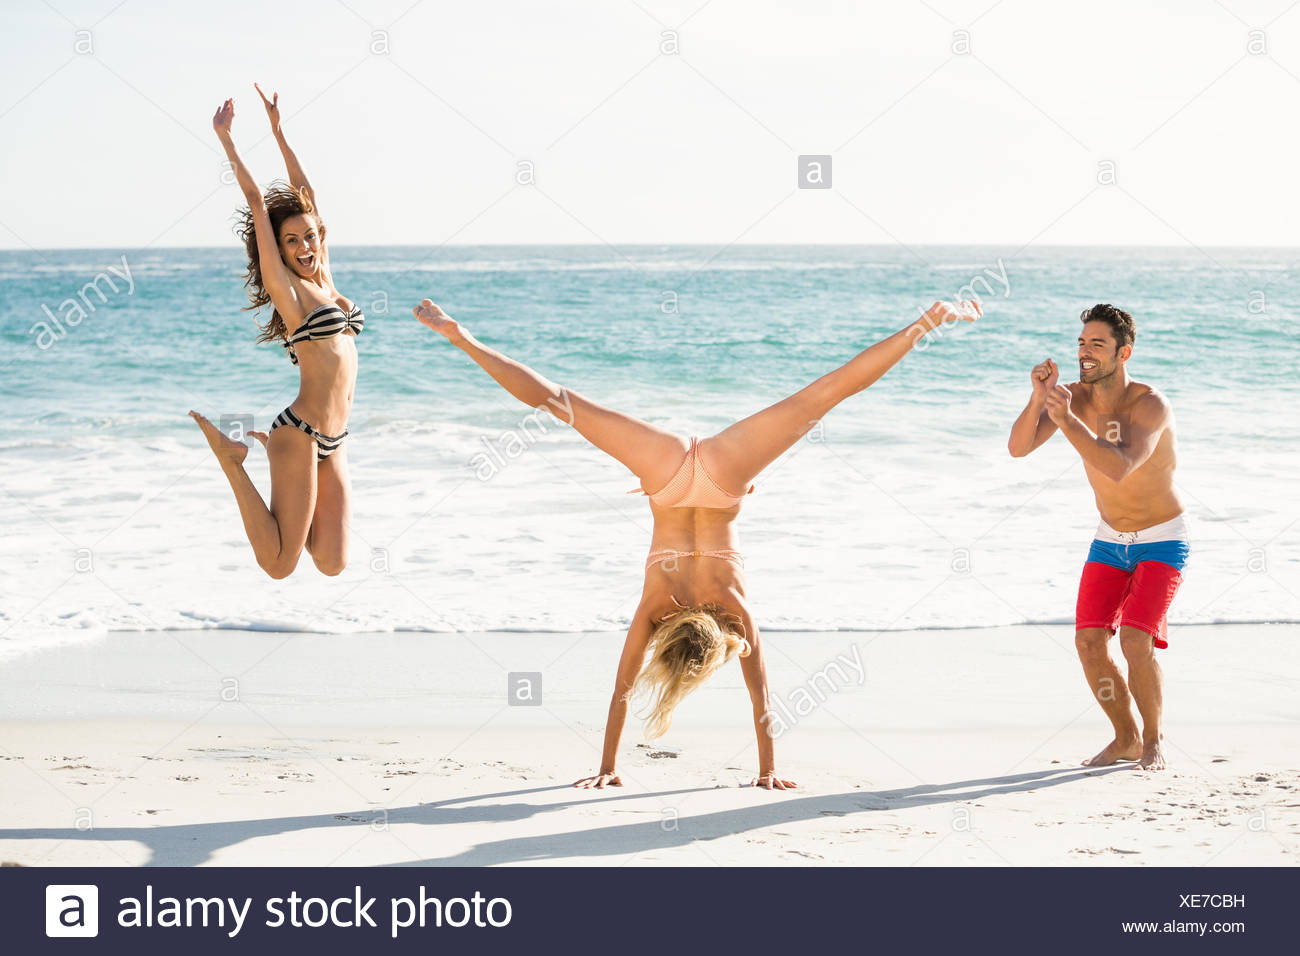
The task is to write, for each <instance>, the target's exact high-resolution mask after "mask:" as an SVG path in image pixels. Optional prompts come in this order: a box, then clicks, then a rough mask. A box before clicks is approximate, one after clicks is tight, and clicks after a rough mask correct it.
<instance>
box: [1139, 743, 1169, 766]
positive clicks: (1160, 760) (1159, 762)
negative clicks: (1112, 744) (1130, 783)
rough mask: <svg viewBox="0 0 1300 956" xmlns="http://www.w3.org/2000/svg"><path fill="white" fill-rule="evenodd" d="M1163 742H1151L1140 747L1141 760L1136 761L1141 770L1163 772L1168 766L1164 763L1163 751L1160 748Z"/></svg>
mask: <svg viewBox="0 0 1300 956" xmlns="http://www.w3.org/2000/svg"><path fill="white" fill-rule="evenodd" d="M1162 744H1163V741H1161V740H1153V741H1152V742H1151V743H1149V744H1143V745H1142V759H1141V760H1139V761H1138V766H1139V767H1141V768H1142V769H1143V770H1164V769H1165V768H1166V767H1168V766H1169V764H1168V763H1166V762H1165V751H1164V747H1163V746H1162Z"/></svg>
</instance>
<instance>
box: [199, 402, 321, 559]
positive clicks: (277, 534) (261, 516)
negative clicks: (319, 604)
mask: <svg viewBox="0 0 1300 956" xmlns="http://www.w3.org/2000/svg"><path fill="white" fill-rule="evenodd" d="M190 417H191V418H193V419H194V421H195V422H197V423H198V426H199V428H200V429H201V430H202V431H203V437H205V438H206V439H207V440H208V445H209V446H210V447H211V448H212V451H213V453H214V454H216V456H217V461H218V462H220V463H221V470H222V471H223V472H224V473H225V476H226V480H227V481H229V482H230V488H231V490H232V491H234V493H235V501H236V503H237V504H238V505H239V516H240V517H241V518H242V519H243V520H244V533H245V534H247V535H248V543H249V544H251V545H252V546H253V553H254V555H256V557H257V563H258V566H259V567H261V569H262V570H263V571H265V572H266V573H267V574H269V575H270V576H271V577H273V578H276V579H279V578H286V577H288V576H289V575H290V574H292V573H293V569H294V568H295V567H297V566H298V558H299V556H300V555H301V554H302V549H303V546H304V545H305V544H306V542H307V531H308V529H309V528H310V527H311V516H312V512H313V511H314V510H315V507H316V443H315V442H314V441H312V439H311V438H310V437H309V436H308V435H306V434H304V433H303V432H300V431H298V430H297V429H295V428H277V429H276V430H275V433H274V434H272V435H271V436H270V438H269V440H267V441H266V442H265V444H266V456H267V459H268V460H269V462H270V465H271V506H270V507H269V508H268V507H267V505H266V502H264V501H263V500H262V496H261V495H260V494H258V491H257V487H256V486H255V485H254V484H253V481H252V479H251V478H249V477H248V473H247V472H246V471H244V458H245V457H247V455H248V446H246V445H245V444H244V443H243V442H237V441H235V440H234V439H232V438H229V437H227V436H226V435H225V434H224V433H223V432H222V431H221V429H219V428H217V426H216V425H214V424H212V422H210V421H208V420H207V419H206V418H204V417H203V416H202V415H200V414H199V413H198V412H193V411H192V412H190Z"/></svg>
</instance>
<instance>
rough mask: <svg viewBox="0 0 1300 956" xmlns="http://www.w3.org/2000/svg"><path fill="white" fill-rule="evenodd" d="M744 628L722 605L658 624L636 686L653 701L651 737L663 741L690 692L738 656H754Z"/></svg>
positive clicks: (648, 723)
mask: <svg viewBox="0 0 1300 956" xmlns="http://www.w3.org/2000/svg"><path fill="white" fill-rule="evenodd" d="M744 630H745V628H744V625H743V624H742V623H741V620H740V618H739V617H737V616H736V615H735V614H731V613H730V612H728V611H725V610H723V609H722V608H721V607H720V606H718V605H717V604H697V605H695V606H694V607H684V608H682V609H681V610H680V611H675V612H673V613H672V614H669V615H668V616H667V617H665V618H664V619H663V620H662V621H660V622H659V624H658V626H656V627H655V630H654V633H653V634H652V635H651V636H650V642H651V649H650V660H649V661H648V662H647V663H646V665H645V669H644V670H643V671H642V672H641V675H640V677H638V678H637V682H636V685H635V690H636V691H637V692H646V693H648V694H649V698H650V713H649V715H648V716H647V718H646V736H647V737H650V738H652V739H653V738H655V737H662V736H663V735H664V733H665V732H667V730H668V728H669V726H670V725H671V724H672V722H673V711H674V710H675V709H676V708H677V705H678V704H680V703H681V702H682V700H684V699H685V697H686V695H687V694H689V693H690V692H691V691H693V690H695V688H697V687H699V686H700V685H701V684H703V683H704V682H705V681H706V680H708V679H709V676H710V675H711V674H712V673H713V672H714V671H716V670H717V669H718V668H719V667H721V666H722V665H723V664H725V663H726V662H727V661H729V660H731V658H732V657H733V656H735V655H737V654H739V655H740V656H741V657H745V656H747V655H748V654H749V652H750V643H749V641H747V640H745V638H744V637H743V636H742V635H743V634H744Z"/></svg>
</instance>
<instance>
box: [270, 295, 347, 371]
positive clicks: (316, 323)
mask: <svg viewBox="0 0 1300 956" xmlns="http://www.w3.org/2000/svg"><path fill="white" fill-rule="evenodd" d="M365 326H366V317H365V316H364V315H362V313H361V309H360V308H358V307H357V306H355V305H354V306H352V311H351V312H344V311H343V310H342V309H341V308H339V307H338V306H337V305H335V304H334V303H332V302H331V303H330V304H328V305H322V306H318V307H317V308H315V309H312V310H311V311H310V312H308V313H307V318H305V319H303V320H302V325H300V326H298V328H296V329H294V332H293V335H291V336H289V341H287V342H285V343H284V347H285V348H286V349H288V350H289V358H290V360H291V361H292V362H293V364H294V365H297V364H298V354H297V353H296V352H295V351H294V350H293V346H294V343H295V342H309V341H311V340H313V339H328V338H329V337H330V336H333V335H338V334H339V333H340V332H342V331H344V330H345V329H346V330H347V331H349V332H351V333H352V334H353V335H360V334H361V330H362V329H363V328H365Z"/></svg>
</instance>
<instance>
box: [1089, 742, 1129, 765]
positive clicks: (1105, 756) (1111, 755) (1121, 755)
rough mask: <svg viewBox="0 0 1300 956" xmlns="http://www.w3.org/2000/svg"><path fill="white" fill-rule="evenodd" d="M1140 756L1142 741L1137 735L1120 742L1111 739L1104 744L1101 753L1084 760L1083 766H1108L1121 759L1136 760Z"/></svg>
mask: <svg viewBox="0 0 1300 956" xmlns="http://www.w3.org/2000/svg"><path fill="white" fill-rule="evenodd" d="M1141 756H1142V741H1141V739H1140V738H1138V737H1134V738H1132V739H1131V740H1126V741H1124V742H1123V743H1121V742H1120V741H1119V740H1112V741H1111V742H1110V743H1109V744H1107V745H1106V748H1105V749H1104V750H1102V752H1101V753H1099V754H1097V756H1095V757H1093V758H1092V759H1090V760H1085V761H1084V762H1083V766H1085V767H1109V766H1110V765H1111V764H1113V763H1118V762H1119V761H1121V760H1137V759H1138V758H1139V757H1141Z"/></svg>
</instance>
